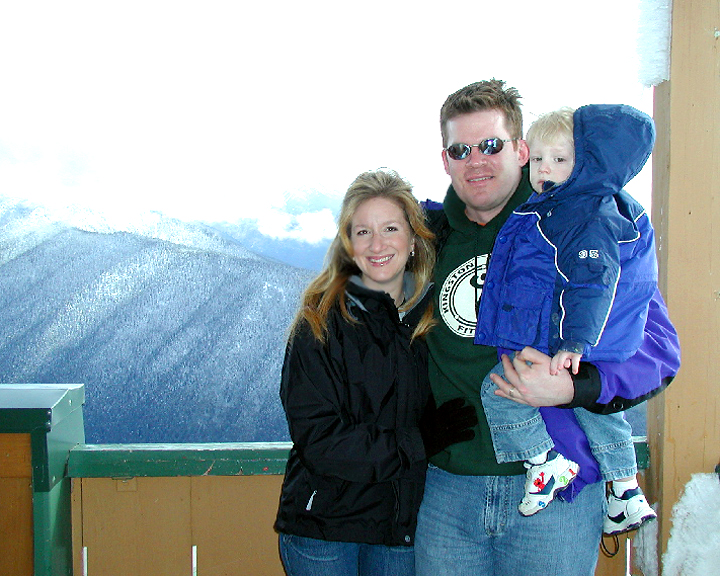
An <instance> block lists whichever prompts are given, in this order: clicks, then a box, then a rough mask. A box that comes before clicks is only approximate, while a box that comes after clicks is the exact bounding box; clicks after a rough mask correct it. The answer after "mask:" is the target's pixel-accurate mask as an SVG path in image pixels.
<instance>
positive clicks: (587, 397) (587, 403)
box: [558, 362, 602, 408]
mask: <svg viewBox="0 0 720 576" xmlns="http://www.w3.org/2000/svg"><path fill="white" fill-rule="evenodd" d="M570 376H571V377H572V379H573V385H574V386H575V396H574V397H573V399H572V401H571V402H570V403H568V404H563V405H562V406H558V408H590V407H592V406H594V405H595V404H596V403H597V401H598V398H600V392H601V391H602V380H601V379H600V372H599V371H598V369H597V368H596V367H595V366H593V365H592V364H590V363H589V362H580V369H579V370H578V373H577V374H572V373H571V374H570Z"/></svg>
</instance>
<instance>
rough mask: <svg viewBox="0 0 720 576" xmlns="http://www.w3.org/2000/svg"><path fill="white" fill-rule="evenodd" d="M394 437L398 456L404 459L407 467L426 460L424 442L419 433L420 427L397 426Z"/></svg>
mask: <svg viewBox="0 0 720 576" xmlns="http://www.w3.org/2000/svg"><path fill="white" fill-rule="evenodd" d="M395 437H396V438H397V443H398V449H399V451H400V457H401V458H402V459H404V460H405V465H406V466H407V467H408V468H409V467H410V466H411V465H412V464H415V463H417V462H423V461H424V460H426V458H427V457H426V455H425V444H424V443H423V439H422V436H421V434H420V428H398V429H397V430H396V432H395Z"/></svg>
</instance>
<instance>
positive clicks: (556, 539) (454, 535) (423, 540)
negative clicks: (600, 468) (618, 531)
mask: <svg viewBox="0 0 720 576" xmlns="http://www.w3.org/2000/svg"><path fill="white" fill-rule="evenodd" d="M524 489H525V477H524V476H522V475H520V476H460V475H456V474H451V473H449V472H445V471H444V470H441V469H439V468H437V467H435V466H430V468H429V470H428V476H427V483H426V485H425V496H424V498H423V503H422V506H421V507H420V516H419V518H418V528H417V533H416V537H415V565H416V572H417V575H418V576H526V575H528V574H546V575H555V574H557V575H559V574H563V575H565V574H572V576H593V574H594V572H595V565H596V563H597V559H598V551H599V545H600V538H601V536H602V527H603V516H604V509H605V484H604V483H603V482H598V483H595V484H590V485H588V486H586V487H585V488H583V490H582V491H581V492H580V494H579V495H578V496H577V498H576V499H575V500H574V501H573V502H571V503H568V502H563V501H558V500H556V501H554V502H552V504H550V505H549V506H548V507H547V508H545V509H544V510H541V511H540V512H538V513H537V514H534V515H532V516H528V517H524V516H521V515H520V513H519V512H518V510H517V506H518V503H519V502H520V499H521V498H522V496H523V494H524Z"/></svg>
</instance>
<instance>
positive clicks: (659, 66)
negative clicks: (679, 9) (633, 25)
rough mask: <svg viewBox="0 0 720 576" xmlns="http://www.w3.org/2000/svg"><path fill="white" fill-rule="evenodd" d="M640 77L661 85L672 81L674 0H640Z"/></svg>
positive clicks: (642, 80)
mask: <svg viewBox="0 0 720 576" xmlns="http://www.w3.org/2000/svg"><path fill="white" fill-rule="evenodd" d="M638 7H639V17H638V48H637V52H638V80H639V81H640V83H641V84H642V85H643V86H647V87H650V86H657V85H658V84H660V82H663V81H664V80H670V38H671V30H672V0H639V2H638Z"/></svg>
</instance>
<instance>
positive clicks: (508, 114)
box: [440, 78, 523, 147]
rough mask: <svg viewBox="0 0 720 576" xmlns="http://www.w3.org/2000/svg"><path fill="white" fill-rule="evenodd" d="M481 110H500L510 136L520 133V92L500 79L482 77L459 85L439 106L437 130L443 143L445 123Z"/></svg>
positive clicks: (513, 136) (445, 131)
mask: <svg viewBox="0 0 720 576" xmlns="http://www.w3.org/2000/svg"><path fill="white" fill-rule="evenodd" d="M483 110H499V111H500V112H502V113H503V114H504V115H505V123H506V126H505V127H506V128H507V130H508V132H509V133H510V137H511V138H517V139H521V138H522V137H523V121H522V111H521V110H520V93H519V92H518V90H517V88H513V87H507V88H506V87H505V82H504V81H503V80H496V79H495V78H492V79H491V80H482V81H480V82H475V83H473V84H470V85H468V86H465V87H464V88H460V90H458V91H457V92H455V93H454V94H451V95H450V96H448V97H447V100H445V104H443V106H442V108H441V109H440V132H441V133H442V140H443V147H445V146H447V145H448V142H447V123H448V122H449V121H450V120H452V119H453V118H456V117H457V116H461V115H463V114H470V113H472V112H481V111H483Z"/></svg>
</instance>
